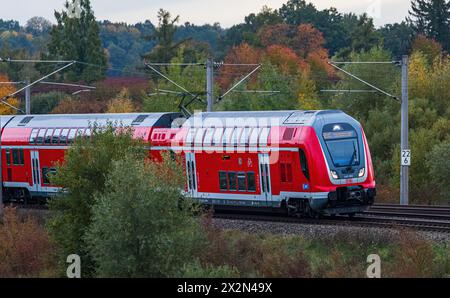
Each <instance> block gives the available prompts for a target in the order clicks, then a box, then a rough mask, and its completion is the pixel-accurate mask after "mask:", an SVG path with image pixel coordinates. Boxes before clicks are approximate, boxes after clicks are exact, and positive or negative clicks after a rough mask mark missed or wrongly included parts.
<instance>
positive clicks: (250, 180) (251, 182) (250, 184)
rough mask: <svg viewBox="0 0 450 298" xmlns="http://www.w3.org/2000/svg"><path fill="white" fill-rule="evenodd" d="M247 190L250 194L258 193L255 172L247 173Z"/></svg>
mask: <svg viewBox="0 0 450 298" xmlns="http://www.w3.org/2000/svg"><path fill="white" fill-rule="evenodd" d="M247 188H248V191H250V192H253V191H256V182H255V173H253V172H248V173H247Z"/></svg>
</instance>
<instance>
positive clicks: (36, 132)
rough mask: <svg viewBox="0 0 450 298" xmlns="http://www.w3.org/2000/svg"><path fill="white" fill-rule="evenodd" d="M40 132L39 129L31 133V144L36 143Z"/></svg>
mask: <svg viewBox="0 0 450 298" xmlns="http://www.w3.org/2000/svg"><path fill="white" fill-rule="evenodd" d="M38 132H39V129H33V130H32V131H31V136H30V144H34V143H36V138H37V135H38Z"/></svg>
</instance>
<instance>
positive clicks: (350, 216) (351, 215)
mask: <svg viewBox="0 0 450 298" xmlns="http://www.w3.org/2000/svg"><path fill="white" fill-rule="evenodd" d="M355 215H356V213H349V214H348V217H349V218H350V219H353V218H355Z"/></svg>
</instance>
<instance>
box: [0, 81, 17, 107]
mask: <svg viewBox="0 0 450 298" xmlns="http://www.w3.org/2000/svg"><path fill="white" fill-rule="evenodd" d="M0 82H2V83H5V82H9V78H8V76H7V75H5V74H0ZM15 91H16V88H15V87H14V85H12V84H0V99H1V98H3V97H5V96H7V95H9V94H11V93H13V92H15ZM6 102H7V103H9V104H10V105H12V106H14V107H19V105H20V101H19V100H18V99H17V98H14V97H12V98H9V99H7V100H6ZM15 113H16V110H15V109H13V108H11V107H9V106H7V105H5V104H0V115H11V114H15Z"/></svg>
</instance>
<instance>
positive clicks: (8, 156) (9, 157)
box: [6, 149, 11, 166]
mask: <svg viewBox="0 0 450 298" xmlns="http://www.w3.org/2000/svg"><path fill="white" fill-rule="evenodd" d="M6 165H8V166H10V165H11V149H6Z"/></svg>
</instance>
